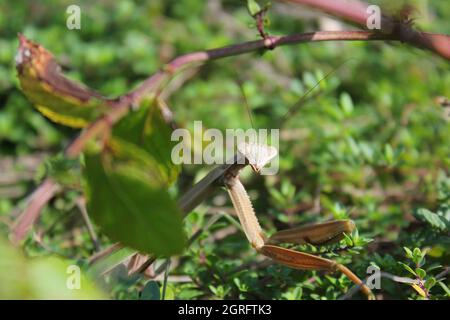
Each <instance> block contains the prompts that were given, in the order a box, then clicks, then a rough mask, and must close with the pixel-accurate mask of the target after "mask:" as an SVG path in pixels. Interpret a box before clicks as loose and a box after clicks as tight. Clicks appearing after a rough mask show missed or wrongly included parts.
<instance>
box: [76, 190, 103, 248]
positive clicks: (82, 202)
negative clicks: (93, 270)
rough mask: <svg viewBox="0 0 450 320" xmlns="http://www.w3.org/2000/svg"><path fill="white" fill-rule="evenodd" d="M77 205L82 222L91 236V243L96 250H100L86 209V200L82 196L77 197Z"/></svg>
mask: <svg viewBox="0 0 450 320" xmlns="http://www.w3.org/2000/svg"><path fill="white" fill-rule="evenodd" d="M76 204H77V207H78V209H79V210H80V213H81V216H82V217H83V220H84V223H85V224H86V228H87V231H88V233H89V236H90V237H91V240H92V243H93V244H94V248H95V251H96V252H100V250H101V248H100V242H99V241H98V237H97V234H96V233H95V230H94V226H93V225H92V222H91V219H90V218H89V215H88V213H87V210H86V201H85V199H84V198H83V197H79V198H78V199H77V201H76Z"/></svg>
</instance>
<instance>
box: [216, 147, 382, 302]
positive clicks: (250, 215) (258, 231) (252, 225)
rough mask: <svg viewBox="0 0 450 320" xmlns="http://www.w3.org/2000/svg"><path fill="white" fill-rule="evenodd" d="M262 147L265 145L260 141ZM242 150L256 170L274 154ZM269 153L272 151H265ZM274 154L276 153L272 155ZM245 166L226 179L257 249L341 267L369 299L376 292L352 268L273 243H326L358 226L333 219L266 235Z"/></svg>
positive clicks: (308, 266)
mask: <svg viewBox="0 0 450 320" xmlns="http://www.w3.org/2000/svg"><path fill="white" fill-rule="evenodd" d="M260 147H261V149H264V147H265V146H263V145H261V146H260ZM253 149H255V148H253ZM238 150H240V151H241V153H242V152H243V153H244V154H242V156H244V157H245V158H246V160H247V163H248V164H250V165H252V168H254V170H255V171H259V169H260V168H261V167H262V166H264V165H265V163H267V162H269V161H270V160H271V158H270V159H269V158H266V159H261V157H258V155H254V154H252V155H247V154H245V152H246V150H247V151H248V150H249V148H239V147H238ZM266 154H270V152H269V153H266ZM273 156H275V155H273ZM251 159H258V163H255V162H253V163H252V161H251ZM242 167H243V166H240V167H236V168H233V170H228V171H227V172H225V174H224V179H223V182H224V184H225V186H226V187H227V190H228V194H229V195H230V198H231V201H232V203H233V206H234V209H235V211H236V213H237V216H238V218H239V221H240V223H241V225H242V227H243V229H244V232H245V235H246V236H247V239H248V241H249V242H250V243H251V245H252V246H253V247H254V248H255V249H256V251H258V252H260V253H262V254H263V255H265V256H267V257H269V258H271V259H272V260H274V261H276V262H278V263H281V264H284V265H286V266H289V267H291V268H295V269H303V270H326V271H336V270H339V271H341V272H342V273H343V274H345V275H346V276H347V277H348V278H349V279H350V280H352V281H353V282H354V283H356V284H357V285H359V286H360V287H361V291H362V292H363V293H364V294H366V295H367V297H368V298H369V299H373V298H374V296H373V294H372V292H371V290H370V289H369V287H367V286H366V285H365V284H364V283H363V282H362V281H361V280H360V279H359V278H358V277H357V276H356V275H355V274H354V273H353V272H352V271H350V269H348V268H347V267H345V266H343V265H341V264H339V263H337V262H335V261H333V260H329V259H325V258H322V257H318V256H315V255H312V254H308V253H304V252H299V251H295V250H291V249H286V248H283V247H279V246H276V245H274V243H279V242H290V243H297V244H302V243H311V244H327V243H332V242H336V241H339V240H340V239H342V237H343V236H344V233H350V232H352V231H353V229H354V228H355V224H354V223H353V222H352V221H348V220H339V221H330V222H325V223H322V224H317V225H308V226H304V227H301V228H296V229H290V230H285V231H280V232H277V233H275V234H274V235H273V236H272V237H270V238H269V239H267V238H266V237H265V235H264V233H263V231H262V228H261V226H260V225H259V222H258V219H257V217H256V214H255V211H254V210H253V206H252V203H251V200H250V197H249V196H248V194H247V191H246V190H245V188H244V185H243V184H242V182H241V181H240V180H239V172H240V170H241V169H242Z"/></svg>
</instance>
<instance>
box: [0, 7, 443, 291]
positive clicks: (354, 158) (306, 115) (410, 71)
mask: <svg viewBox="0 0 450 320" xmlns="http://www.w3.org/2000/svg"><path fill="white" fill-rule="evenodd" d="M372 2H377V3H380V1H372ZM414 3H415V4H416V5H417V8H418V12H416V13H415V17H416V20H415V25H416V26H417V27H419V28H421V29H423V30H426V31H429V32H439V33H446V34H450V25H449V24H448V21H449V19H450V7H449V6H448V5H447V4H446V3H445V1H437V0H436V1H414ZM71 4H73V1H62V0H61V1H50V0H45V1H18V2H11V1H7V0H0V155H1V158H0V232H1V233H2V235H3V236H4V237H6V235H7V233H8V228H9V226H11V224H12V222H13V219H14V217H15V216H17V214H18V210H17V209H15V208H17V206H19V208H20V207H21V206H23V204H24V200H25V198H26V196H27V194H29V192H31V191H32V190H33V188H34V187H35V186H36V184H37V183H38V182H39V181H41V180H42V179H43V177H44V176H45V175H47V174H50V173H51V168H54V164H55V158H54V155H56V154H57V153H59V152H61V150H63V148H64V147H65V146H67V144H68V143H69V142H70V141H71V139H73V138H74V137H76V135H77V131H75V130H72V129H68V128H65V127H62V126H58V125H56V124H53V123H51V122H49V121H48V120H47V119H45V118H44V117H43V116H41V115H40V114H39V113H38V112H37V111H35V110H34V109H33V108H32V106H31V104H30V103H29V102H28V101H27V99H26V98H25V97H24V95H23V94H22V93H21V91H20V90H19V87H18V81H17V77H16V73H15V70H14V55H15V52H16V50H17V38H16V34H17V32H22V33H24V34H25V35H26V36H27V37H29V38H31V39H33V40H35V41H38V42H39V43H41V44H42V45H44V46H45V47H46V48H48V49H49V50H51V51H52V52H53V53H54V54H55V56H56V57H57V59H58V61H59V62H60V63H61V64H62V65H63V67H64V68H65V71H66V72H67V74H68V75H69V76H70V77H71V78H73V79H77V80H80V81H82V82H84V83H86V84H88V85H89V86H90V87H93V88H95V89H96V90H98V91H100V92H102V93H103V94H105V95H108V96H118V95H120V94H123V93H125V92H127V91H128V90H130V89H131V88H133V87H134V86H136V85H137V84H138V83H139V82H140V81H142V80H143V79H144V78H145V77H146V76H148V75H150V74H152V73H154V72H155V71H157V70H158V69H159V68H160V67H162V66H163V65H164V63H167V62H168V61H170V59H171V58H173V57H175V56H177V55H180V54H183V53H187V52H192V51H197V50H202V49H207V48H215V47H221V46H225V45H229V44H232V43H238V42H241V41H247V40H254V39H257V38H258V35H257V32H256V30H255V29H254V27H252V24H253V20H252V18H251V17H250V16H249V14H248V13H247V10H246V8H245V4H244V3H241V2H240V1H208V2H205V1H201V0H186V1H137V0H136V1H130V0H124V1H112V0H105V1H95V2H94V1H79V4H80V6H81V10H82V21H81V23H82V28H81V30H67V28H66V17H67V15H66V14H65V10H66V8H67V6H68V5H71ZM287 8H289V7H286V6H284V5H279V4H273V6H272V7H271V9H270V10H269V17H270V26H269V27H268V29H267V31H268V32H269V33H270V34H274V35H282V34H290V33H299V32H306V31H312V30H320V29H322V28H323V27H324V26H325V25H326V20H324V19H325V18H324V16H322V15H320V14H317V13H315V14H306V13H305V12H306V10H305V9H302V8H297V9H295V10H293V9H289V10H288V9H287ZM391 10H395V8H391ZM308 12H309V13H310V11H308ZM338 26H340V27H343V28H344V29H346V28H348V26H346V25H338ZM349 58H351V60H350V61H348V62H347V63H345V64H344V65H343V66H342V67H340V68H339V69H338V70H337V71H336V72H335V73H334V74H333V75H332V76H331V77H329V78H328V79H327V80H326V81H323V82H322V83H321V84H320V86H319V89H318V90H316V91H314V92H313V93H312V94H311V95H310V96H308V98H307V99H306V102H304V103H302V105H301V106H297V108H298V109H296V110H297V111H296V112H295V113H294V115H293V116H291V117H289V119H288V120H287V121H286V122H284V123H283V130H282V134H281V137H282V141H281V144H280V154H281V157H280V171H279V173H278V175H277V176H274V177H266V178H264V177H258V176H256V175H254V174H252V173H251V172H250V171H246V172H245V174H244V177H243V180H244V181H245V185H246V186H247V189H248V190H251V196H252V198H253V199H254V204H255V210H256V212H257V213H258V217H259V218H260V220H261V224H262V226H263V228H264V229H265V230H267V232H269V233H271V232H274V231H275V230H281V229H285V228H288V227H293V226H295V225H298V224H301V223H306V222H318V221H325V220H328V219H331V218H347V217H349V218H351V219H353V220H354V221H355V222H356V225H357V227H358V230H359V234H354V235H353V236H352V237H351V238H352V239H350V238H349V239H347V240H346V241H343V242H342V243H341V244H340V245H338V246H335V247H334V248H327V249H320V248H314V247H311V246H305V247H302V248H301V249H303V250H307V251H309V252H319V251H321V252H324V250H326V252H325V254H326V255H328V256H330V257H333V258H336V259H337V260H339V261H340V262H342V263H345V264H346V265H348V267H349V268H351V269H352V270H353V271H354V272H356V273H357V274H358V275H360V276H361V277H364V276H365V275H366V268H367V266H369V265H376V266H378V267H379V268H380V269H381V271H384V272H387V273H390V274H394V275H398V276H405V277H410V278H412V279H419V280H421V281H423V283H424V284H425V286H430V290H429V295H428V298H431V299H448V297H449V296H450V294H449V289H448V280H445V278H444V279H443V280H441V281H439V282H438V283H436V284H435V285H434V286H432V284H434V283H433V281H435V280H439V279H435V280H432V279H434V278H436V276H437V275H439V274H440V273H442V272H445V270H448V269H446V268H448V264H449V257H450V254H449V245H450V238H449V231H450V230H449V223H450V222H449V221H450V209H449V208H450V202H449V199H450V176H449V164H450V158H449V156H450V150H449V144H448V138H449V136H450V126H449V122H448V121H449V120H448V118H446V116H445V115H444V112H443V110H442V108H441V107H440V106H439V105H438V104H437V103H436V102H435V101H436V98H437V97H438V96H446V97H449V96H450V89H449V88H450V73H449V72H448V71H449V64H448V62H447V61H444V60H443V59H442V58H440V57H437V56H435V55H433V54H432V53H430V52H427V51H422V50H419V49H414V48H412V47H410V46H407V45H404V44H398V43H390V44H387V43H382V42H371V43H363V42H329V43H313V44H304V45H298V46H292V47H282V48H277V49H275V50H273V51H270V52H266V53H264V54H261V53H253V54H248V55H243V56H238V57H233V58H227V59H222V60H218V61H214V62H212V63H210V64H208V65H206V66H204V67H202V68H201V69H198V70H197V71H196V72H195V73H189V72H188V76H183V75H182V76H179V77H178V78H176V79H175V80H174V81H173V82H172V86H169V88H172V91H173V92H172V94H171V96H170V98H168V100H167V104H168V105H169V107H170V108H171V110H172V111H173V112H174V114H175V120H176V121H177V123H178V124H179V125H181V126H184V127H187V128H192V127H193V123H194V120H202V121H203V125H204V126H205V127H209V128H219V129H222V130H224V129H226V128H249V127H250V126H251V125H250V121H249V119H248V117H247V112H246V110H245V99H244V98H243V96H242V92H241V90H240V88H239V85H238V83H243V89H244V91H245V94H246V96H247V100H248V104H249V106H250V108H251V109H252V113H253V118H254V121H255V126H256V127H258V128H278V127H279V123H280V119H281V118H282V116H283V115H284V114H285V113H286V112H287V111H288V110H289V108H290V107H291V106H292V105H293V104H295V102H296V101H297V100H298V99H299V98H300V97H301V96H302V95H303V94H304V93H305V92H306V90H307V89H308V88H310V87H312V86H313V85H314V84H315V83H317V81H319V80H320V79H321V78H322V77H323V75H324V74H326V73H327V72H329V71H330V70H332V69H334V68H337V67H339V66H340V64H341V63H343V62H344V61H346V60H347V59H349ZM181 84H183V86H182V87H181V88H178V87H177V86H178V85H181ZM52 163H53V164H52ZM209 169H211V168H209V167H206V166H198V165H197V166H186V167H184V168H183V172H182V174H181V176H180V177H179V179H178V182H177V185H176V186H174V187H172V188H171V190H170V192H171V193H172V194H173V195H174V196H177V195H178V196H179V195H180V194H182V193H183V191H184V190H186V188H187V187H188V186H189V185H192V183H193V181H195V180H197V179H198V178H199V177H200V176H202V175H203V174H204V173H205V172H206V170H209ZM73 170H75V171H76V170H77V168H75V169H73ZM79 194H80V192H79V191H78V188H77V187H76V186H75V187H73V188H67V189H65V190H64V191H63V192H60V193H58V196H57V198H56V199H54V200H53V201H52V202H51V203H50V205H49V206H47V207H46V208H45V210H44V214H43V216H42V217H41V219H40V221H39V222H38V224H37V225H36V227H35V230H34V231H35V232H37V234H41V235H42V238H41V239H40V240H39V241H35V240H36V238H33V237H32V236H30V237H29V238H28V239H27V241H26V242H25V244H24V245H23V251H24V252H25V254H26V255H27V256H28V257H36V256H40V257H41V256H55V255H56V256H60V257H64V258H66V259H67V260H69V261H73V262H77V263H78V264H79V265H81V266H82V267H83V270H86V271H88V270H89V268H88V267H87V264H86V260H87V258H88V257H89V256H91V255H92V254H93V252H94V247H93V244H92V242H91V241H90V239H89V236H88V234H87V232H86V229H85V226H84V224H83V222H82V220H81V218H80V214H79V209H78V208H77V206H76V205H75V199H76V198H77V197H78V195H79ZM149 206H151V203H149ZM230 210H231V204H230V201H229V200H228V198H227V196H226V193H225V192H224V191H223V190H222V191H219V192H218V193H217V194H216V196H215V197H214V198H211V199H210V200H209V201H207V202H205V203H204V204H203V205H202V206H201V207H199V208H197V209H196V211H195V212H193V213H191V214H190V215H189V216H188V217H187V219H186V220H185V230H186V233H187V235H191V234H193V233H194V232H195V231H196V230H198V229H199V228H201V227H203V226H204V225H205V224H206V223H207V221H208V220H209V219H210V218H211V215H213V214H215V215H217V214H222V215H223V216H221V217H220V219H218V220H217V221H216V222H215V223H214V224H213V225H212V226H211V227H210V228H209V229H208V230H206V231H205V232H203V233H202V235H201V236H200V238H199V239H197V240H196V241H195V242H194V243H193V244H192V245H191V246H190V247H189V248H188V249H186V250H185V253H184V254H183V255H182V256H179V257H177V258H175V259H174V260H173V261H172V268H171V271H170V275H171V276H174V277H173V278H169V282H168V284H167V287H166V289H165V296H166V298H175V299H199V298H208V299H210V298H226V299H230V298H239V299H261V298H264V299H336V298H339V297H341V296H342V295H343V294H344V293H345V292H347V291H348V290H349V288H351V287H352V284H351V283H350V282H349V280H347V279H346V278H345V277H343V276H341V275H339V274H324V273H321V272H304V271H296V270H292V269H289V268H286V267H282V266H279V265H275V264H268V263H267V261H265V260H264V259H262V258H261V256H259V255H258V254H257V253H255V252H254V251H253V250H252V249H251V247H250V245H249V244H248V243H247V242H246V240H245V236H244V235H243V233H242V232H241V230H240V229H239V227H236V223H235V222H236V220H235V218H234V216H231V215H230V214H229V212H230ZM97 231H98V232H99V233H100V241H101V245H102V247H106V246H107V245H108V244H110V243H112V242H111V240H110V239H107V238H106V237H105V236H103V235H101V231H100V230H97ZM3 236H2V237H3ZM369 240H372V241H370V242H369ZM349 245H350V246H353V248H351V249H349V248H348V246H349ZM344 247H345V248H344ZM404 247H407V248H410V249H411V250H410V251H411V252H409V251H408V250H406V251H405V249H404ZM416 247H417V248H419V249H420V250H419V249H417V250H419V251H417V250H415V252H413V251H414V248H416ZM5 250H6V249H5ZM8 250H10V249H8ZM5 252H6V251H5ZM8 252H9V251H8ZM0 254H1V255H3V254H4V253H3V251H2V252H1V253H0ZM5 254H6V253H5ZM422 256H424V258H421V257H422ZM2 260H3V257H2ZM161 263H164V260H161V261H158V263H157V265H160V264H161ZM0 266H2V265H1V264H0ZM409 269H411V270H409ZM418 269H420V270H418ZM422 271H423V272H425V274H424V273H423V272H422ZM1 272H6V271H5V270H4V269H0V279H2V274H1ZM47 276H50V275H47ZM186 276H187V277H186ZM177 279H178V280H180V279H188V281H187V282H184V280H183V281H181V282H178V281H170V280H177ZM98 281H100V282H101V284H99V286H100V287H102V288H107V290H108V292H110V297H111V298H118V299H138V298H142V299H150V298H160V297H161V291H162V286H163V285H162V283H163V282H162V281H161V278H157V279H156V280H155V281H153V280H150V281H149V280H148V279H144V278H143V277H129V276H127V275H126V271H125V270H124V268H123V267H122V266H121V267H117V268H115V269H114V271H113V272H112V273H110V274H109V275H108V276H107V277H106V278H105V277H104V278H101V279H100V280H98ZM435 282H436V281H435ZM431 286H432V287H431ZM2 289H4V288H2V284H1V282H0V291H1V290H2ZM43 290H44V289H43ZM376 294H378V295H379V297H381V298H384V299H422V298H423V297H421V296H420V294H419V293H418V292H417V291H416V290H414V289H413V288H412V287H411V286H410V285H408V284H403V283H396V282H394V281H392V280H389V279H384V278H383V280H382V289H381V290H380V291H376ZM45 296H46V295H45V294H44V293H43V294H42V297H45ZM0 297H1V294H0ZM23 297H29V296H23ZM33 297H34V296H33ZM357 297H359V296H358V295H356V296H355V298H357Z"/></svg>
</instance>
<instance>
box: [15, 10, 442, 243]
mask: <svg viewBox="0 0 450 320" xmlns="http://www.w3.org/2000/svg"><path fill="white" fill-rule="evenodd" d="M299 2H300V1H299ZM320 2H322V1H320ZM423 34H425V35H426V37H427V38H429V39H433V41H435V42H440V41H442V42H447V43H450V36H447V35H441V34H431V33H423ZM373 40H390V41H402V37H400V36H399V35H397V34H382V33H376V32H371V31H318V32H309V33H301V34H294V35H287V36H267V37H266V38H265V39H262V40H256V41H249V42H244V43H240V44H235V45H231V46H227V47H222V48H217V49H211V50H206V51H198V52H193V53H188V54H185V55H181V56H179V57H177V58H175V59H174V60H172V61H171V62H170V63H168V64H167V65H166V66H165V67H163V68H162V69H161V70H160V71H158V72H157V73H155V74H153V75H152V76H150V77H149V78H147V79H146V80H145V81H143V82H142V84H141V85H140V86H138V87H137V88H136V89H134V90H132V91H131V92H129V93H128V94H125V95H123V96H121V97H119V98H117V99H116V100H115V101H114V103H113V105H112V109H111V111H110V112H108V113H107V114H106V115H105V116H103V117H101V118H99V119H97V120H96V121H94V122H93V123H92V124H91V125H90V126H89V127H88V128H86V129H85V130H84V131H83V132H82V133H81V134H80V135H79V136H78V137H77V138H76V139H75V140H74V141H73V142H72V143H71V144H70V145H69V146H68V147H67V149H66V150H65V155H66V156H67V157H68V158H76V157H77V156H78V155H80V153H81V152H82V151H83V149H84V147H85V145H86V143H87V142H88V141H89V140H91V139H93V138H95V137H98V136H100V135H101V134H104V133H105V132H108V130H110V128H111V125H113V124H114V123H116V122H117V121H119V120H120V119H121V118H122V117H123V116H125V115H126V114H127V113H128V111H129V110H130V108H131V106H133V105H138V104H139V103H140V101H141V100H142V99H143V98H145V97H146V96H147V95H149V94H151V93H155V92H158V91H159V90H160V87H161V85H162V84H163V83H164V82H165V81H167V80H169V79H170V78H171V77H172V76H173V75H174V74H175V73H176V72H180V71H182V70H183V69H184V68H187V67H188V66H189V65H192V64H198V63H205V62H207V61H211V60H215V59H220V58H226V57H231V56H236V55H240V54H245V53H250V52H255V51H261V50H269V49H270V50H271V49H274V48H276V47H279V46H284V45H295V44H301V43H308V42H321V41H373ZM57 189H58V185H57V183H56V182H55V181H53V180H52V179H50V178H47V179H46V180H44V182H43V184H41V185H40V186H39V187H38V189H37V190H36V191H35V192H34V193H33V195H32V199H31V200H30V202H29V203H28V204H27V207H26V208H25V209H24V211H23V212H22V213H21V215H20V216H19V217H18V218H17V220H16V223H15V226H14V227H13V228H12V231H11V236H12V239H13V242H15V243H17V242H19V241H21V240H22V239H23V238H24V237H25V235H26V233H27V231H28V230H29V229H30V227H31V226H32V224H33V223H34V221H35V220H36V219H37V217H38V216H39V212H40V210H41V209H42V208H43V207H44V206H45V204H46V203H47V202H48V201H49V200H50V199H52V197H53V196H54V194H55V192H56V190H57Z"/></svg>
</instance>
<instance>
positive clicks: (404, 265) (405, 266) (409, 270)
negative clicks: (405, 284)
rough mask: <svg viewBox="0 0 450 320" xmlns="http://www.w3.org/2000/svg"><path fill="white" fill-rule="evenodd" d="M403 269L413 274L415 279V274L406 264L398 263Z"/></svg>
mask: <svg viewBox="0 0 450 320" xmlns="http://www.w3.org/2000/svg"><path fill="white" fill-rule="evenodd" d="M398 263H399V264H400V265H401V266H402V267H403V268H405V269H406V270H407V271H408V272H410V273H411V274H413V275H414V276H416V277H417V274H416V272H415V271H414V270H413V269H412V268H411V267H410V266H408V265H407V264H405V263H403V262H400V261H399V262H398Z"/></svg>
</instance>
